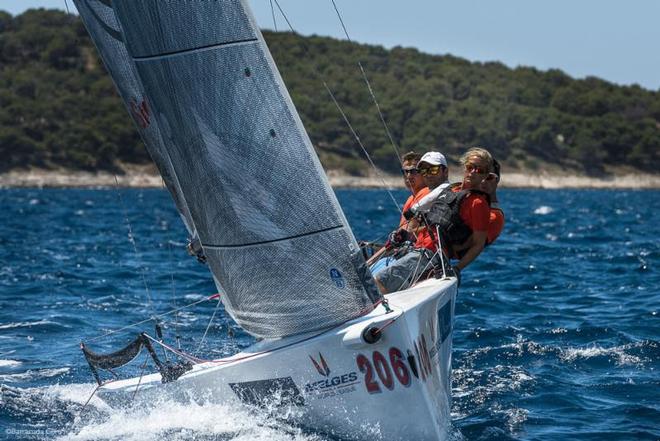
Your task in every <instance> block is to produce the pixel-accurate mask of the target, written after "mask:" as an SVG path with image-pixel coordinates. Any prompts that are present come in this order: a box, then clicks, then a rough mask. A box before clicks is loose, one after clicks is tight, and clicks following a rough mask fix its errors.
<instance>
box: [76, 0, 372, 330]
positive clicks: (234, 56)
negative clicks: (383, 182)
mask: <svg viewBox="0 0 660 441" xmlns="http://www.w3.org/2000/svg"><path fill="white" fill-rule="evenodd" d="M76 4H77V5H78V9H79V11H80V13H81V17H82V18H83V20H84V22H85V25H86V27H87V28H88V30H89V32H90V34H91V35H92V38H93V39H94V41H95V43H96V45H97V47H98V48H99V52H100V53H101V56H102V58H103V60H104V62H105V63H106V65H108V70H109V71H110V73H111V75H112V76H113V79H114V81H115V83H116V84H117V87H118V89H119V90H120V94H121V95H122V98H123V99H124V100H125V102H126V103H127V106H128V108H129V110H130V109H132V107H131V106H132V104H131V103H132V101H130V100H134V101H135V102H138V103H148V104H147V113H148V115H147V116H148V118H149V121H148V124H144V122H145V121H144V118H143V117H144V115H142V114H141V113H140V110H141V108H140V107H139V106H138V112H132V113H133V115H134V117H135V118H136V122H137V123H138V126H139V130H140V132H141V134H142V136H143V138H144V140H145V143H146V145H147V148H148V149H149V152H150V153H151V155H152V157H153V158H154V161H155V162H156V164H157V165H158V167H159V168H160V170H161V173H162V174H163V178H164V179H165V180H166V184H167V185H168V188H170V187H171V188H170V192H171V193H172V195H173V197H174V200H175V203H176V205H177V207H178V209H179V211H180V212H181V213H182V216H183V217H184V219H185V220H186V222H187V224H189V228H191V231H193V233H194V234H197V235H198V237H199V239H200V241H201V243H202V246H203V249H204V253H205V255H206V257H207V261H208V264H209V267H210V269H211V271H212V273H213V276H214V279H215V281H216V284H218V287H219V289H220V290H221V291H222V292H223V302H224V305H225V308H226V309H227V311H228V312H229V314H231V315H232V317H233V318H234V319H235V320H236V322H237V323H238V324H239V325H241V326H242V327H243V328H244V329H245V330H247V331H248V332H250V333H252V334H254V335H256V336H260V337H267V338H274V337H282V336H287V335H293V334H299V333H303V332H309V331H314V330H319V329H324V328H328V327H331V326H333V325H337V324H339V323H342V322H345V321H347V320H350V319H352V318H355V317H357V316H360V315H362V314H364V313H365V312H367V311H369V310H370V309H371V308H373V305H374V303H375V302H376V301H377V300H378V299H379V298H380V294H379V293H378V291H377V290H376V288H375V286H374V285H373V283H372V281H371V276H370V274H369V272H368V270H367V269H366V267H365V264H364V259H363V258H362V255H361V253H360V252H359V249H358V246H357V243H356V241H355V238H354V237H353V235H352V233H351V230H350V227H349V226H348V223H347V221H346V219H345V217H344V214H343V213H342V211H341V208H340V207H339V204H338V202H337V200H336V197H335V195H334V193H333V191H332V189H331V188H330V186H329V184H328V182H327V179H326V177H325V174H324V172H323V169H322V168H321V166H320V163H319V161H318V158H317V157H316V154H315V153H314V149H313V147H312V145H311V142H310V140H309V137H308V136H307V133H306V132H305V130H304V128H303V126H302V123H301V121H300V118H299V117H298V114H297V113H296V111H295V109H294V106H293V104H292V102H291V99H290V97H289V94H288V92H287V90H286V88H285V86H284V83H283V82H282V79H281V78H280V76H279V73H278V71H277V68H276V67H275V64H274V62H273V60H272V58H271V56H270V53H269V51H268V48H267V47H266V44H265V42H264V40H263V37H262V35H261V33H260V31H259V29H258V27H257V26H256V22H255V20H254V18H253V17H252V15H251V13H250V11H249V9H248V6H247V2H246V1H240V0H218V1H190V0H178V1H177V0H168V1H162V0H144V1H138V0H112V2H111V1H110V0H103V1H101V0H76ZM95 8H96V9H99V8H105V9H106V10H108V11H113V12H114V17H112V18H107V19H104V18H103V17H99V16H98V14H96V15H95V14H92V13H91V12H89V11H92V10H94V9H95ZM106 46H111V47H112V50H108V49H107V47H106ZM115 46H121V48H119V47H115ZM116 64H125V65H128V66H130V67H125V68H117V69H114V68H113V67H112V66H113V65H116ZM123 69H125V70H127V71H130V75H124V73H123V72H124V71H123ZM127 77H128V79H127ZM122 82H128V83H135V84H134V85H131V88H133V89H134V90H131V91H130V93H124V92H123V90H122V89H123V88H126V85H125V84H121V83H122ZM132 94H134V95H132ZM152 132H157V133H152Z"/></svg>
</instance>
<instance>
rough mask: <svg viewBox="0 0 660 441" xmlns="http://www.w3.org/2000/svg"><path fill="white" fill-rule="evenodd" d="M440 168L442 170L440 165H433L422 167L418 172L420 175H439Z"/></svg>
mask: <svg viewBox="0 0 660 441" xmlns="http://www.w3.org/2000/svg"><path fill="white" fill-rule="evenodd" d="M440 170H442V167H440V166H439V165H434V166H433V167H424V168H420V169H419V172H420V173H421V174H422V176H428V175H433V176H435V175H439V174H440Z"/></svg>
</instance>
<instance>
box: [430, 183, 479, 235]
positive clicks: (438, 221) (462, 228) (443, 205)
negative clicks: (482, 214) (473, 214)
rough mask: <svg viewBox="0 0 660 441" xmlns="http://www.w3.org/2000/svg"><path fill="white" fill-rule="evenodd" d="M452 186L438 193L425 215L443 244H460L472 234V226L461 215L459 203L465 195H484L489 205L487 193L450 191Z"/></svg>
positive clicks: (461, 202)
mask: <svg viewBox="0 0 660 441" xmlns="http://www.w3.org/2000/svg"><path fill="white" fill-rule="evenodd" d="M453 187H455V186H453V185H452V186H450V187H447V188H445V189H444V190H443V191H442V192H441V193H440V194H439V195H438V198H437V199H436V200H435V202H434V203H433V205H432V206H431V209H430V210H429V212H428V213H427V214H426V216H425V217H426V222H427V224H428V225H430V226H431V231H432V232H435V230H436V227H437V229H438V231H439V232H440V235H441V236H442V243H443V244H444V245H445V246H452V245H461V244H463V243H465V241H466V240H468V239H469V238H470V236H471V235H472V228H470V227H469V226H468V225H467V224H466V223H465V221H464V220H463V218H462V217H461V205H462V204H463V201H464V200H465V198H466V197H467V196H469V195H470V194H473V193H475V194H481V195H484V196H485V197H486V201H487V202H488V205H490V198H489V197H488V194H486V193H484V192H482V191H479V190H460V191H457V192H454V191H452V188H453Z"/></svg>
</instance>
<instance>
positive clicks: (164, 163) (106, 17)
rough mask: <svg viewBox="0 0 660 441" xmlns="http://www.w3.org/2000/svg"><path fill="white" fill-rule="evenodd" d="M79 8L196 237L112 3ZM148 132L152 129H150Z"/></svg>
mask: <svg viewBox="0 0 660 441" xmlns="http://www.w3.org/2000/svg"><path fill="white" fill-rule="evenodd" d="M75 3H76V6H77V8H78V11H79V13H80V16H81V17H82V19H83V22H84V23H85V25H86V27H87V30H88V32H89V34H90V35H91V37H92V40H93V41H94V44H95V45H96V48H97V50H98V51H99V53H100V54H101V58H102V60H103V62H104V64H105V66H106V69H107V70H108V72H110V75H111V77H112V79H113V81H114V82H115V86H116V87H117V90H118V92H119V95H120V96H121V97H122V99H123V101H124V103H125V104H126V108H127V110H128V112H129V113H130V114H131V116H132V117H133V118H134V119H135V123H136V127H137V128H138V130H139V131H140V135H141V136H142V139H143V140H144V142H145V144H146V145H147V146H148V150H149V153H150V154H151V157H152V159H153V160H154V162H155V163H156V165H157V166H158V169H159V171H160V174H161V176H162V178H163V181H164V182H165V186H166V187H167V189H168V190H169V192H170V194H171V195H172V198H173V199H174V201H175V203H176V206H177V208H178V209H179V213H180V214H181V217H182V219H183V222H184V224H185V226H186V228H187V229H188V231H189V232H190V234H191V236H193V237H196V232H195V227H194V224H193V222H192V217H191V216H190V212H189V211H188V207H187V205H186V203H185V201H184V200H183V193H182V192H181V188H180V186H179V185H178V183H177V182H176V175H175V172H174V167H173V166H172V163H171V161H170V158H169V156H168V153H167V148H166V147H165V146H164V145H163V144H164V141H163V139H162V137H161V130H159V128H158V122H157V121H155V120H154V118H153V117H152V115H151V109H150V105H149V103H148V101H147V100H146V99H145V92H144V87H142V83H141V81H140V79H139V77H138V74H137V71H136V69H135V65H134V63H132V61H131V57H130V56H129V55H128V52H127V51H126V46H125V45H124V42H123V37H122V35H121V27H120V25H119V23H118V22H117V19H116V18H115V14H114V11H113V9H112V7H111V4H110V2H109V1H107V0H106V1H99V0H92V1H77V0H76V2H75ZM147 129H148V130H147Z"/></svg>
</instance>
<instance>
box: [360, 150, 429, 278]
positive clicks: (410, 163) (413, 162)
mask: <svg viewBox="0 0 660 441" xmlns="http://www.w3.org/2000/svg"><path fill="white" fill-rule="evenodd" d="M421 158H422V155H420V154H419V153H415V152H412V151H411V152H408V153H406V154H405V155H403V158H401V159H402V161H401V173H402V174H403V182H404V183H405V185H406V188H407V189H408V190H410V193H411V195H410V196H408V199H407V200H406V203H405V204H404V205H403V212H405V211H406V210H408V209H409V208H410V207H412V206H413V205H414V204H416V203H417V202H418V201H419V200H420V199H421V198H423V197H424V196H426V195H427V194H428V193H429V189H428V187H427V186H426V183H425V180H424V178H423V177H422V175H421V174H420V173H419V169H418V168H417V163H418V162H419V160H420V159H421ZM400 230H405V231H406V232H407V231H410V233H411V234H414V231H412V229H409V228H408V220H406V218H404V217H403V215H402V216H401V219H400V220H399V228H398V230H397V232H398V231H400ZM399 237H400V238H401V239H402V241H405V240H406V239H408V238H412V237H409V236H408V235H406V234H405V233H403V234H401V233H400V234H399ZM389 249H390V247H383V248H382V249H380V250H379V251H378V252H377V253H376V254H375V255H374V257H372V259H373V260H376V259H378V258H379V257H380V260H378V261H377V262H376V263H374V264H373V265H372V266H371V268H370V269H371V273H372V274H376V273H378V272H380V271H382V270H383V269H385V268H386V267H387V266H388V265H391V264H392V263H393V262H394V261H396V259H395V258H393V257H391V256H387V257H383V256H384V255H385V253H386V252H387V251H389ZM372 259H370V260H372Z"/></svg>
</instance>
